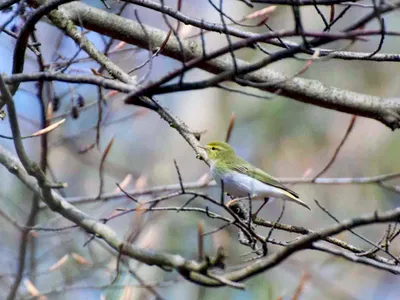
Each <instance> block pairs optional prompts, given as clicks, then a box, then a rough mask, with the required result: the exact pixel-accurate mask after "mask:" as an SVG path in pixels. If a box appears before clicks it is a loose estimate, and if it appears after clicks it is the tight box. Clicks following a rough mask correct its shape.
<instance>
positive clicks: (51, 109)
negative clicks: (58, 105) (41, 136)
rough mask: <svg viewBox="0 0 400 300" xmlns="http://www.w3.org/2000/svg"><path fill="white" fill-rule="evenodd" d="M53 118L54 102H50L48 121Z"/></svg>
mask: <svg viewBox="0 0 400 300" xmlns="http://www.w3.org/2000/svg"><path fill="white" fill-rule="evenodd" d="M52 118H53V101H50V102H49V104H48V105H47V110H46V120H51V119H52Z"/></svg>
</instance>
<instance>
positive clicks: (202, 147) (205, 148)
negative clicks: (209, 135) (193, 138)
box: [199, 145, 207, 150]
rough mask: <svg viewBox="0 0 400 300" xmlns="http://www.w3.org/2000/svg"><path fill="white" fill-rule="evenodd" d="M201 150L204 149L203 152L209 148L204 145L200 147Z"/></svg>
mask: <svg viewBox="0 0 400 300" xmlns="http://www.w3.org/2000/svg"><path fill="white" fill-rule="evenodd" d="M199 148H201V149H203V150H207V147H204V146H202V145H199Z"/></svg>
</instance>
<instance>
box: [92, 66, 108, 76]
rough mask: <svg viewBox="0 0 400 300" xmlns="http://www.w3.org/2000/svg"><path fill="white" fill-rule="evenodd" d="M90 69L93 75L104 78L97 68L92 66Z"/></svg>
mask: <svg viewBox="0 0 400 300" xmlns="http://www.w3.org/2000/svg"><path fill="white" fill-rule="evenodd" d="M90 71H92V73H93V75H96V76H100V77H103V78H105V76H104V75H103V74H101V73H100V72H99V71H97V70H95V69H93V68H90Z"/></svg>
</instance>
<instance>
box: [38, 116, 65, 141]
mask: <svg viewBox="0 0 400 300" xmlns="http://www.w3.org/2000/svg"><path fill="white" fill-rule="evenodd" d="M64 122H65V119H62V120H61V121H58V122H56V123H54V124H51V125H50V126H47V127H46V128H43V129H41V130H39V131H36V132H35V133H34V134H32V135H31V136H32V137H34V136H39V135H43V134H46V133H49V132H50V131H52V130H54V129H56V128H57V127H59V126H60V125H61V124H62V123H64Z"/></svg>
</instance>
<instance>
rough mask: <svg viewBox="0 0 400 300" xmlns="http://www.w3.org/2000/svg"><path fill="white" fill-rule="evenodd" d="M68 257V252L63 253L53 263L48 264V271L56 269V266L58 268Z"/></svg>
mask: <svg viewBox="0 0 400 300" xmlns="http://www.w3.org/2000/svg"><path fill="white" fill-rule="evenodd" d="M68 258H69V254H65V255H64V256H63V257H61V258H60V259H59V260H58V261H57V262H56V263H55V264H53V265H52V266H50V268H49V272H53V271H54V270H57V269H58V268H60V267H61V266H62V265H63V264H65V263H66V262H67V260H68Z"/></svg>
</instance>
